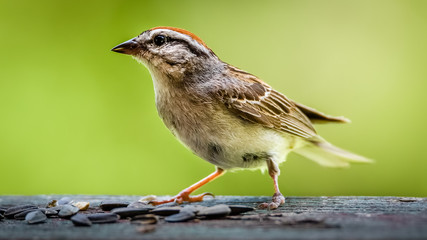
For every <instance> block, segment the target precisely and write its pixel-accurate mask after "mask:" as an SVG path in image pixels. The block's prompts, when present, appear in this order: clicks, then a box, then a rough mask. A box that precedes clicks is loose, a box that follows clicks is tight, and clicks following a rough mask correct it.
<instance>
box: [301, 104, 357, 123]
mask: <svg viewBox="0 0 427 240" xmlns="http://www.w3.org/2000/svg"><path fill="white" fill-rule="evenodd" d="M294 104H295V106H297V107H298V108H299V109H300V110H301V111H302V112H303V113H304V114H305V115H306V116H307V117H308V118H309V119H310V121H311V123H313V124H314V123H349V122H350V120H349V119H347V118H345V117H333V116H329V115H326V114H324V113H322V112H319V111H317V110H316V109H314V108H311V107H307V106H305V105H303V104H301V103H297V102H294Z"/></svg>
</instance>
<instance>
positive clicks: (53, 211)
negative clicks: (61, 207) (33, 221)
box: [44, 208, 58, 217]
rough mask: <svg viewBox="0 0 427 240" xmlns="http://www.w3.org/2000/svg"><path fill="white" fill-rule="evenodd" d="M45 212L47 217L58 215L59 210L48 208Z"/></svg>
mask: <svg viewBox="0 0 427 240" xmlns="http://www.w3.org/2000/svg"><path fill="white" fill-rule="evenodd" d="M44 214H46V216H47V217H53V216H56V215H58V211H57V210H54V209H50V208H48V209H46V211H45V213H44Z"/></svg>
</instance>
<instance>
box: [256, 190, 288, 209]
mask: <svg viewBox="0 0 427 240" xmlns="http://www.w3.org/2000/svg"><path fill="white" fill-rule="evenodd" d="M284 203H285V197H283V195H282V194H281V193H275V194H274V195H273V199H272V201H271V202H269V203H261V204H260V205H258V208H259V209H268V210H274V209H276V208H278V207H279V206H280V205H282V204H284Z"/></svg>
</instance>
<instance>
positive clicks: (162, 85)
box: [112, 27, 371, 209]
mask: <svg viewBox="0 0 427 240" xmlns="http://www.w3.org/2000/svg"><path fill="white" fill-rule="evenodd" d="M112 51H114V52H118V53H123V54H127V55H131V56H132V57H133V58H134V59H136V60H137V61H138V62H140V63H142V64H143V65H145V66H146V67H147V68H148V70H149V72H150V74H151V77H152V80H153V86H154V92H155V103H156V107H157V111H158V114H159V116H160V118H161V119H162V120H163V122H164V124H165V125H166V127H167V128H168V129H169V130H170V131H171V132H172V134H173V135H174V136H175V137H177V138H178V139H179V140H180V141H181V142H182V143H183V144H184V145H185V146H187V147H188V148H189V149H191V150H192V151H193V153H194V154H196V155H197V156H199V157H201V158H202V159H204V160H206V161H208V162H210V163H212V164H213V165H215V166H216V171H215V172H213V173H212V174H210V175H209V176H207V177H206V178H204V179H202V180H200V181H199V182H197V183H195V184H193V185H191V186H190V187H188V188H186V189H184V190H183V191H181V192H180V193H179V194H178V195H176V196H174V197H172V198H170V199H167V200H155V201H152V202H151V203H152V204H154V205H158V204H163V203H167V202H173V201H175V202H178V203H182V202H184V201H187V202H197V201H202V200H203V197H204V196H206V195H212V194H211V193H203V194H200V195H197V196H190V194H191V193H192V192H194V191H195V190H196V189H198V188H200V187H201V186H203V185H204V184H206V183H209V182H211V181H212V180H214V179H216V178H218V177H219V176H221V175H223V174H224V173H225V171H227V170H235V169H261V170H265V169H267V170H268V173H269V175H270V176H271V178H272V180H273V184H274V195H273V197H272V200H271V202H266V203H262V204H260V205H259V207H260V208H269V209H275V208H277V207H279V206H280V205H282V204H284V202H285V198H284V196H283V195H282V193H281V192H280V190H279V185H278V176H279V175H280V169H279V164H280V163H282V162H284V161H285V160H286V156H287V155H288V154H289V153H290V152H291V151H293V152H295V153H297V154H299V155H302V156H304V157H306V158H308V159H311V160H313V161H315V162H317V163H318V164H320V165H323V166H326V167H347V166H349V163H351V162H358V163H368V162H371V160H370V159H368V158H365V157H362V156H359V155H356V154H354V153H351V152H348V151H345V150H342V149H340V148H338V147H335V146H334V145H332V144H330V143H329V142H327V141H326V140H325V139H323V138H322V137H320V136H319V135H318V134H317V133H316V130H315V129H314V127H313V124H314V123H346V122H349V120H348V119H347V118H344V117H333V116H329V115H326V114H324V113H322V112H319V111H317V110H315V109H313V108H311V107H308V106H305V105H303V104H301V103H297V102H295V101H293V100H291V99H289V98H288V97H286V96H285V95H283V94H281V93H280V92H278V91H276V90H275V89H273V88H272V87H271V86H270V85H268V84H267V83H265V82H263V81H262V80H261V79H259V78H258V77H256V76H254V75H252V74H250V73H248V72H246V71H243V70H241V69H239V68H236V67H234V66H232V65H230V64H227V63H225V62H223V61H221V60H220V59H219V58H218V56H217V55H216V54H215V53H214V52H213V51H212V50H211V49H210V48H209V47H208V46H207V45H206V43H205V42H203V41H202V39H200V38H199V37H198V36H196V35H195V34H193V33H191V32H189V31H187V30H184V29H180V28H174V27H155V28H151V29H149V30H146V31H144V32H143V33H141V34H140V35H138V36H137V37H135V38H132V39H130V40H128V41H126V42H124V43H121V44H119V45H117V46H116V47H114V48H113V49H112Z"/></svg>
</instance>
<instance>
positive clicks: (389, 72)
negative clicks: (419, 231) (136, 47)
mask: <svg viewBox="0 0 427 240" xmlns="http://www.w3.org/2000/svg"><path fill="white" fill-rule="evenodd" d="M426 12H427V2H426V1H422V0H420V1H411V0H408V1H406V0H405V1H404V0H401V1H393V0H383V1H382V0H378V1H370V0H361V1H350V0H344V1H342V0H336V1H335V0H333V1H332V0H325V1H307V0H292V1H267V0H266V1H218V0H216V1H166V0H163V1H126V0H125V1H123V0H120V1H119V0H116V1H109V0H103V1H80V0H77V1H55V0H40V1H29V0H28V1H5V0H1V1H0V30H1V38H0V46H1V54H0V170H1V173H0V194H52V193H54V194H131V195H146V194H158V195H165V194H167V195H174V194H176V193H178V192H179V191H180V190H182V189H183V188H185V187H187V186H189V185H190V184H192V183H194V182H195V181H197V180H199V179H200V178H202V177H205V176H206V175H208V174H209V173H211V172H212V171H213V170H214V166H213V165H211V164H209V163H207V162H205V161H204V160H201V159H200V158H198V157H197V156H195V155H193V154H192V153H191V152H190V151H189V150H187V149H186V148H185V147H183V146H182V145H181V144H180V143H179V142H178V141H177V140H176V139H175V138H174V137H173V136H172V134H171V133H170V132H169V131H168V130H167V129H166V127H165V126H164V125H163V123H162V122H161V120H160V119H159V117H158V115H157V112H156V108H155V105H154V91H153V86H152V81H151V78H150V75H149V73H148V71H147V69H145V68H144V67H143V66H142V65H140V64H138V63H137V62H136V61H134V60H133V59H132V58H131V57H129V56H125V55H121V54H117V53H113V52H111V51H110V49H111V48H112V47H114V46H116V45H117V44H119V43H121V42H123V41H125V40H128V39H130V38H132V37H134V36H136V35H138V34H140V33H141V32H142V31H144V30H146V29H149V28H152V27H155V26H175V27H180V28H184V29H187V30H190V31H192V32H194V33H195V34H196V35H198V36H200V37H201V38H202V39H203V40H204V41H205V42H206V43H207V44H208V45H209V46H210V48H212V50H213V51H214V52H215V53H216V54H217V55H218V56H219V57H220V58H221V59H222V60H224V61H225V62H228V63H230V64H232V65H235V66H237V67H240V68H242V69H244V70H246V71H249V72H250V73H253V74H255V75H256V76H259V77H260V78H261V79H263V80H265V81H266V82H267V83H269V84H270V85H272V86H273V87H275V88H276V89H277V90H279V91H280V92H282V93H284V94H286V95H287V96H288V97H290V98H292V99H294V100H296V101H299V102H301V103H303V104H306V105H308V106H311V107H314V108H316V109H318V110H320V111H323V112H326V113H328V114H331V115H343V116H346V117H348V118H350V119H351V120H352V123H351V124H346V125H321V126H317V130H318V132H319V133H320V134H321V135H322V136H323V137H324V138H326V139H328V140H329V141H330V142H332V143H334V144H336V145H337V146H340V147H342V148H345V149H348V150H350V151H353V152H356V153H359V154H361V155H364V156H367V157H369V158H372V159H375V160H376V163H375V164H371V165H353V166H352V167H351V168H349V169H327V168H323V167H320V166H318V165H317V164H315V163H314V162H311V161H310V160H307V159H304V158H302V157H299V156H297V155H293V154H292V155H290V157H289V158H288V161H287V162H286V163H284V164H282V165H281V170H282V175H281V176H280V180H279V181H280V186H281V190H282V192H283V193H284V195H286V196H290V195H296V196H298V195H313V196H316V195H326V196H327V195H379V196H380V195H398V196H421V197H426V196H427V174H426V173H427V151H426V150H425V149H424V148H425V142H426V140H425V139H426V135H427V128H426V127H425V124H426V122H427V113H426V103H427V97H426V90H427V89H426V88H427V82H426V81H427V67H426V63H427V44H426V43H427V31H426V26H427V14H426ZM205 191H210V192H213V193H215V194H218V195H272V193H273V185H272V181H271V179H270V177H269V176H268V174H261V172H260V171H237V172H232V173H228V174H226V175H224V176H223V177H222V178H219V179H218V180H216V181H215V182H212V183H210V184H208V185H206V186H205V187H203V188H202V189H201V190H200V191H198V192H205Z"/></svg>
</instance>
